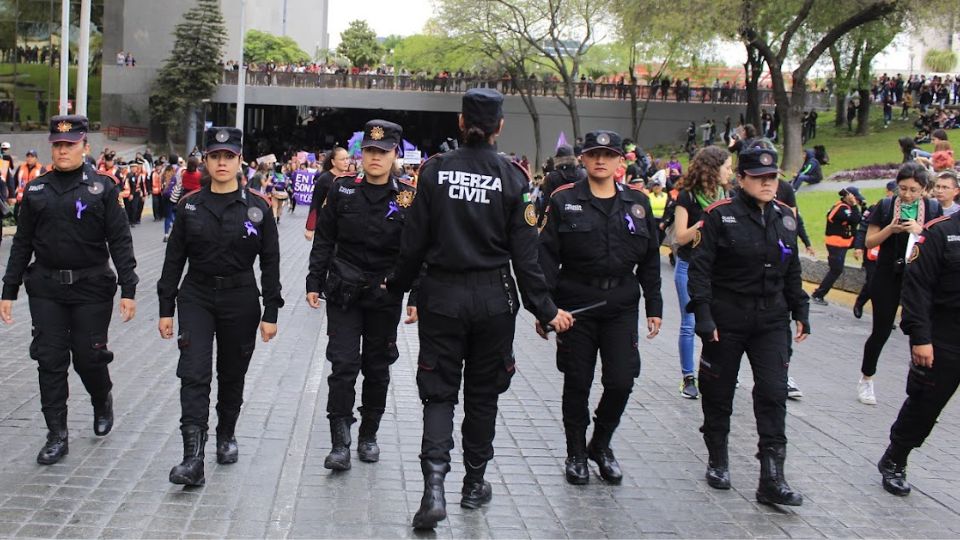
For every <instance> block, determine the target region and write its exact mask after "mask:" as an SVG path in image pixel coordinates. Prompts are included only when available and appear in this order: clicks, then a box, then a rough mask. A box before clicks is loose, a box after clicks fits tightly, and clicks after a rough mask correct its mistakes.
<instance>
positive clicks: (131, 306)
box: [120, 298, 137, 322]
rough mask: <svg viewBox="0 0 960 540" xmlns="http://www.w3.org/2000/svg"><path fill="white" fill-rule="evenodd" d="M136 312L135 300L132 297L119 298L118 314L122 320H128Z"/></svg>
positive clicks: (131, 318)
mask: <svg viewBox="0 0 960 540" xmlns="http://www.w3.org/2000/svg"><path fill="white" fill-rule="evenodd" d="M136 314H137V301H136V300H134V299H133V298H121V299H120V316H121V317H122V318H123V322H130V321H131V320H133V317H134V316H135V315H136Z"/></svg>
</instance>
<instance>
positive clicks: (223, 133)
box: [214, 129, 230, 143]
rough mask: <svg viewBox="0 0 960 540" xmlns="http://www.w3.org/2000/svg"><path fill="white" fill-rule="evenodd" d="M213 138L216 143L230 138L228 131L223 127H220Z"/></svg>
mask: <svg viewBox="0 0 960 540" xmlns="http://www.w3.org/2000/svg"><path fill="white" fill-rule="evenodd" d="M214 139H216V140H217V142H218V143H225V142H227V141H229V140H230V132H229V131H227V130H225V129H221V130H220V131H218V132H217V134H216V136H214Z"/></svg>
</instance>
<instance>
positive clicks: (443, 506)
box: [413, 459, 450, 529]
mask: <svg viewBox="0 0 960 540" xmlns="http://www.w3.org/2000/svg"><path fill="white" fill-rule="evenodd" d="M420 469H421V470H422V471H423V498H422V499H420V508H419V509H418V510H417V513H416V514H414V516H413V528H414V529H433V528H436V526H437V523H439V522H441V521H443V520H445V519H447V499H446V496H445V494H444V492H443V479H444V478H445V477H446V475H447V473H448V472H450V464H449V463H446V462H443V461H434V460H432V459H423V460H420Z"/></svg>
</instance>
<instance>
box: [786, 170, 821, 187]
mask: <svg viewBox="0 0 960 540" xmlns="http://www.w3.org/2000/svg"><path fill="white" fill-rule="evenodd" d="M804 182H806V183H808V184H810V185H811V186H812V185H813V184H819V183H820V180H819V179H817V178H816V177H815V176H813V175H810V174H801V175H797V177H796V178H794V179H793V183H792V185H793V190H794V191H797V190H799V189H800V188H801V187H802V186H803V183H804Z"/></svg>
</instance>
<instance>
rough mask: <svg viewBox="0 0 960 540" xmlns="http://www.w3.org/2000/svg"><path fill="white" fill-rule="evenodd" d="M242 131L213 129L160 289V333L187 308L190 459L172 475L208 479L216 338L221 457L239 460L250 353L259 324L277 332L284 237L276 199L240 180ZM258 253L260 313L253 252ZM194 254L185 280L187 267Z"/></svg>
mask: <svg viewBox="0 0 960 540" xmlns="http://www.w3.org/2000/svg"><path fill="white" fill-rule="evenodd" d="M242 137H243V133H242V132H241V131H240V130H239V129H235V128H223V127H213V128H210V129H208V130H207V132H206V150H207V153H206V156H205V158H204V164H205V166H206V170H207V174H209V175H210V182H209V183H205V185H204V187H202V188H201V189H199V190H197V191H194V192H192V193H190V194H187V195H185V196H184V197H183V198H181V199H180V202H179V208H178V209H177V216H176V220H175V221H174V226H173V231H172V233H171V235H170V240H169V242H168V243H167V254H166V259H165V260H164V262H163V273H162V274H161V276H160V281H159V282H158V283H157V292H158V294H159V296H160V324H159V330H160V337H162V338H163V339H170V338H172V337H173V313H174V308H175V307H176V306H177V305H179V308H180V334H179V335H178V336H177V345H178V346H179V348H180V363H179V365H178V366H177V376H178V377H180V385H181V386H180V407H181V410H182V415H181V417H180V431H181V433H182V435H183V462H182V463H180V464H179V465H177V466H175V467H174V468H173V469H172V470H171V471H170V481H171V482H173V483H174V484H185V485H202V484H203V483H204V478H203V457H204V444H205V443H206V441H207V417H208V415H209V409H210V379H211V376H212V363H213V342H214V339H216V342H217V417H218V418H219V423H218V424H217V463H224V464H225V463H235V462H236V461H237V454H238V450H237V441H236V438H235V437H234V428H235V427H236V424H237V417H238V416H239V415H240V405H241V404H242V403H243V383H244V377H245V376H246V373H247V367H248V365H249V364H250V357H251V356H253V348H254V345H255V343H256V331H257V323H258V322H259V325H260V336H261V338H262V339H263V341H264V342H268V341H270V340H271V339H272V338H273V337H274V336H275V335H276V334H277V310H278V309H279V308H281V307H283V299H282V298H281V297H280V243H279V240H278V236H277V224H276V222H275V221H274V220H273V219H271V218H272V215H271V213H270V203H268V202H267V201H266V200H264V199H263V198H262V197H260V196H259V195H256V194H254V193H253V192H251V191H249V190H247V189H246V188H241V187H240V186H239V184H238V182H237V172H238V171H239V170H240V160H241V156H240V153H241V151H242V150H241V149H242V148H243V139H242ZM258 255H259V257H260V270H261V273H262V274H261V277H260V281H261V285H262V287H263V305H264V310H263V317H262V318H261V316H260V302H259V296H260V292H259V291H258V290H257V283H256V276H255V275H254V272H253V261H254V259H255V258H256V257H257V256H258ZM188 261H189V262H190V269H189V271H188V272H187V276H186V278H185V279H184V280H183V283H182V284H180V289H179V290H178V289H177V285H178V284H179V282H180V276H181V275H182V274H183V267H184V265H185V264H186V263H187V262H188Z"/></svg>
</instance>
